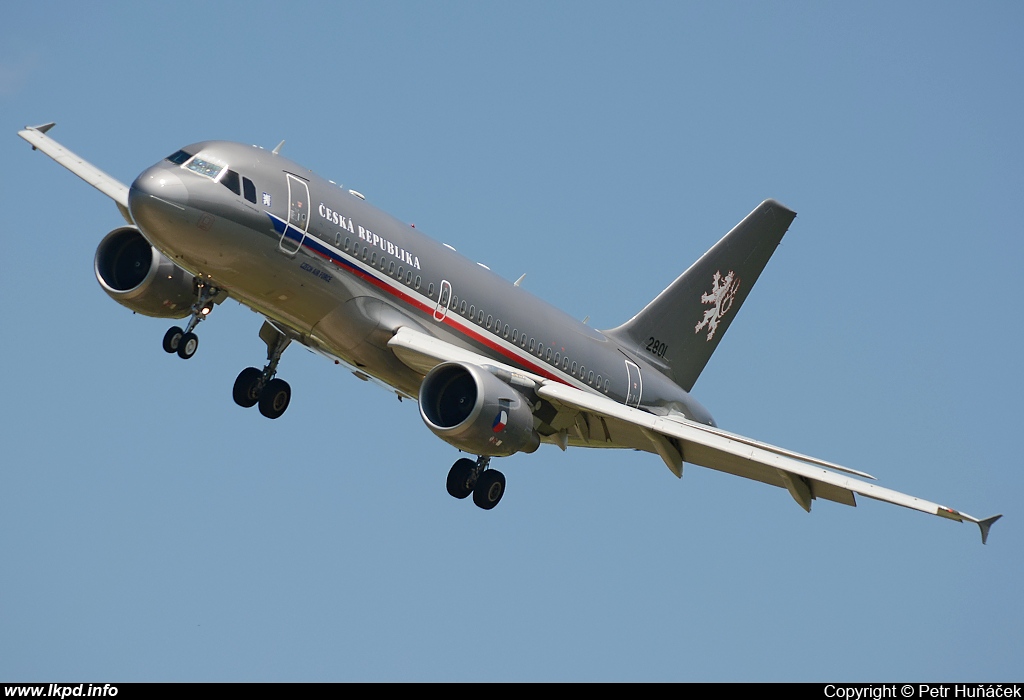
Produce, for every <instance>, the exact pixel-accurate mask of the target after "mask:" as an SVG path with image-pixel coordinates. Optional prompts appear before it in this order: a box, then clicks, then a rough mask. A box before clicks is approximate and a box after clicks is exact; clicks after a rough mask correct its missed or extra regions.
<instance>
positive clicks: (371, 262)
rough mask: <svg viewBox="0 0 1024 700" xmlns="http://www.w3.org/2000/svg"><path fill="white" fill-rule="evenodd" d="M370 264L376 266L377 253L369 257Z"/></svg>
mask: <svg viewBox="0 0 1024 700" xmlns="http://www.w3.org/2000/svg"><path fill="white" fill-rule="evenodd" d="M370 264H371V265H376V264H377V253H376V252H374V254H373V255H371V256H370Z"/></svg>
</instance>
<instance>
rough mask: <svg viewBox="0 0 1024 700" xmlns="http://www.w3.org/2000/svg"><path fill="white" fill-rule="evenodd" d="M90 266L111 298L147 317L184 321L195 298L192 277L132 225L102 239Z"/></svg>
mask: <svg viewBox="0 0 1024 700" xmlns="http://www.w3.org/2000/svg"><path fill="white" fill-rule="evenodd" d="M93 267H94V268H95V270H96V279H97V280H99V283H100V286H101V287H103V291H105V292H106V293H107V294H108V295H110V298H111V299H113V300H114V301H116V302H117V303H118V304H121V305H122V306H127V307H128V308H129V309H131V310H132V311H135V312H137V313H140V314H144V315H146V316H155V317H157V318H183V317H185V316H188V315H189V313H190V311H191V308H192V303H193V302H194V301H195V299H196V293H195V286H194V284H193V277H192V275H191V274H190V273H188V272H185V271H184V270H182V269H181V268H180V267H178V266H177V265H175V264H174V263H173V262H171V261H170V260H169V259H168V258H165V257H164V256H163V255H162V254H161V253H160V251H158V250H157V249H156V248H154V247H153V246H151V245H150V244H149V241H147V240H146V239H145V237H144V236H143V235H142V234H141V233H140V232H139V229H137V228H135V227H134V226H122V227H121V228H116V229H114V230H113V231H111V232H110V233H108V234H107V235H106V236H104V237H103V240H102V241H100V244H99V246H98V247H97V248H96V259H95V261H94V263H93Z"/></svg>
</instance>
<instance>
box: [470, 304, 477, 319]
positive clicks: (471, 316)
mask: <svg viewBox="0 0 1024 700" xmlns="http://www.w3.org/2000/svg"><path fill="white" fill-rule="evenodd" d="M474 316H476V307H475V306H473V305H472V304H470V306H469V318H470V319H472V318H473V317H474Z"/></svg>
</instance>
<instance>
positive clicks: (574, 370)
mask: <svg viewBox="0 0 1024 700" xmlns="http://www.w3.org/2000/svg"><path fill="white" fill-rule="evenodd" d="M572 373H573V374H576V363H575V362H573V363H572Z"/></svg>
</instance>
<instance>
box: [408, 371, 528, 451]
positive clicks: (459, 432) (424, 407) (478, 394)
mask: <svg viewBox="0 0 1024 700" xmlns="http://www.w3.org/2000/svg"><path fill="white" fill-rule="evenodd" d="M419 403H420V417H421V418H422V419H423V422H424V423H426V424H427V427H428V428H430V430H431V431H432V432H433V433H434V434H435V435H437V436H438V437H439V438H441V439H442V440H444V441H445V442H447V443H448V444H450V445H454V446H455V447H457V448H459V449H460V450H463V451H464V452H469V453H471V454H475V455H487V456H490V457H507V456H508V455H511V454H515V453H516V452H533V451H535V450H536V449H537V447H539V446H540V436H539V435H538V434H537V431H536V430H534V429H533V412H532V411H531V410H530V405H529V402H528V401H527V400H526V398H525V397H523V395H522V394H520V393H519V392H518V391H516V390H515V389H513V388H512V387H511V386H509V385H508V384H506V383H505V382H503V381H501V380H500V379H498V378H497V377H495V376H494V375H493V374H491V373H490V372H488V371H487V370H485V369H484V368H483V367H479V366H477V365H472V364H467V363H462V362H445V363H442V364H440V365H438V366H437V367H435V368H434V369H432V370H430V372H428V373H427V376H426V377H424V379H423V383H422V384H421V385H420V395H419Z"/></svg>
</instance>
